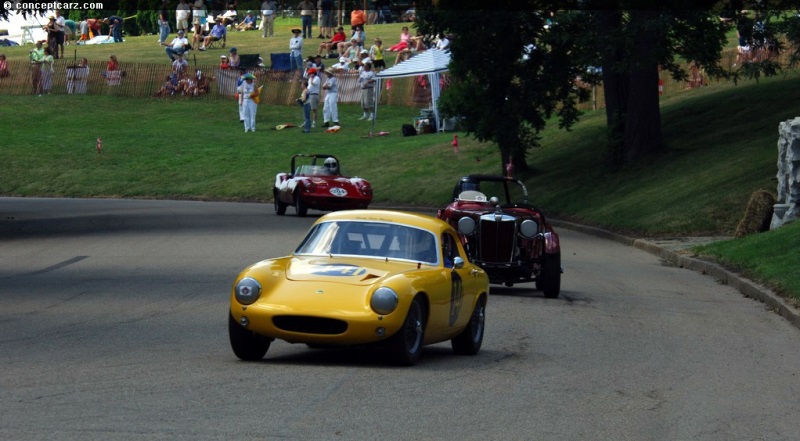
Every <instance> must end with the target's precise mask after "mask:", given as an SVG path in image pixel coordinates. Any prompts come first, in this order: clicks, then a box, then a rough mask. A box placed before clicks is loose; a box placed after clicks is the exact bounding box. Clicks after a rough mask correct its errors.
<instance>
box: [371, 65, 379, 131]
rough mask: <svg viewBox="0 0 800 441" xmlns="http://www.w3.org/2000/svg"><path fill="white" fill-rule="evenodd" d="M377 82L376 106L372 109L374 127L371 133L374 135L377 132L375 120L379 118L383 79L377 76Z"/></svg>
mask: <svg viewBox="0 0 800 441" xmlns="http://www.w3.org/2000/svg"><path fill="white" fill-rule="evenodd" d="M376 80H378V81H376V82H375V107H374V108H373V109H372V129H370V131H369V134H370V135H372V134H373V133H375V120H376V119H378V101H379V100H380V98H381V79H380V78H376Z"/></svg>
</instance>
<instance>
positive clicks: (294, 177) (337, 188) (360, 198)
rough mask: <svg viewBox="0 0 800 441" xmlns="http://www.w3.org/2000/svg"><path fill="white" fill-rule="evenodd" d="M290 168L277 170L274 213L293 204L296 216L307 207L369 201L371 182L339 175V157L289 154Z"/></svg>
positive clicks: (346, 205)
mask: <svg viewBox="0 0 800 441" xmlns="http://www.w3.org/2000/svg"><path fill="white" fill-rule="evenodd" d="M290 170H291V172H289V173H278V174H277V176H275V186H274V187H273V188H272V196H273V198H274V200H275V213H276V214H278V215H284V214H286V207H287V206H289V205H293V206H294V207H295V210H297V215H298V216H305V215H306V214H307V213H308V209H309V208H313V209H315V210H321V211H337V210H350V209H355V208H367V206H369V203H370V202H372V186H370V184H369V182H367V180H366V179H362V178H359V177H352V178H348V177H347V176H342V174H341V170H340V168H339V159H337V158H336V157H335V156H333V155H323V154H319V153H315V154H297V155H294V156H292V165H291V169H290Z"/></svg>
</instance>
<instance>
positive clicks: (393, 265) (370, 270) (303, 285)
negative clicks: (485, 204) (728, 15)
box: [228, 210, 489, 366]
mask: <svg viewBox="0 0 800 441" xmlns="http://www.w3.org/2000/svg"><path fill="white" fill-rule="evenodd" d="M466 256H467V254H466V253H465V252H464V249H463V248H462V246H461V241H460V240H459V238H458V234H457V233H456V232H455V230H453V228H452V227H451V226H450V225H448V224H447V222H444V221H442V220H439V219H436V218H434V217H432V216H425V215H420V214H413V213H405V212H396V211H387V210H351V211H341V212H335V213H331V214H327V215H325V216H323V217H321V218H320V219H319V220H317V221H316V222H315V223H314V225H313V226H312V227H311V229H310V230H309V232H308V234H307V235H306V237H305V239H303V241H302V242H301V243H300V246H298V247H297V249H296V250H295V251H294V253H293V254H292V255H290V256H286V257H280V258H276V259H269V260H264V261H261V262H258V263H256V264H254V265H252V266H250V267H249V268H247V269H245V270H244V271H242V273H241V274H239V277H237V278H236V281H235V282H234V284H233V290H232V293H231V308H230V315H229V320H228V334H229V336H230V342H231V348H232V349H233V352H234V354H236V356H237V357H239V358H241V359H242V360H260V359H261V358H263V357H264V355H265V354H266V353H267V350H268V349H269V346H270V343H271V342H272V341H273V340H274V339H276V338H277V339H281V340H285V341H287V342H290V343H306V344H308V345H309V346H323V345H324V346H328V345H334V346H336V345H368V344H380V345H381V346H382V347H384V348H385V349H386V354H387V355H388V357H389V359H390V360H391V361H392V362H393V363H395V364H398V365H405V366H408V365H412V364H414V363H415V362H416V361H417V359H418V358H419V356H420V353H421V352H422V346H423V345H427V344H432V343H438V342H442V341H446V340H450V341H451V343H452V346H453V350H454V351H455V352H456V353H457V354H466V355H474V354H477V353H478V351H479V350H480V348H481V344H482V342H483V330H484V324H485V317H486V302H487V300H488V296H489V278H488V276H487V275H486V273H485V272H484V271H483V270H482V269H481V268H480V267H478V266H476V265H473V264H472V263H470V262H468V261H467V257H466Z"/></svg>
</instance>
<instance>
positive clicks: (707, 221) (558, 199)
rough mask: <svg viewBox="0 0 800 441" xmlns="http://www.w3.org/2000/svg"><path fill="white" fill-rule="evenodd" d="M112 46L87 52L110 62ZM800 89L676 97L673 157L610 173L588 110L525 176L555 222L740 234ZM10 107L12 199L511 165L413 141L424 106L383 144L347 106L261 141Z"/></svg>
mask: <svg viewBox="0 0 800 441" xmlns="http://www.w3.org/2000/svg"><path fill="white" fill-rule="evenodd" d="M392 26H396V25H392ZM368 33H370V30H368ZM376 33H380V34H381V36H382V37H383V39H384V41H385V42H388V43H389V44H392V43H393V42H394V39H395V38H396V37H395V34H397V33H399V28H398V29H395V28H394V27H385V28H378V27H375V29H374V30H373V33H372V35H370V37H373V36H375V34H376ZM239 34H242V35H239ZM147 38H150V39H151V40H153V41H150V40H147V42H143V40H144V39H147ZM231 38H232V39H233V38H235V39H237V40H238V41H237V43H235V44H238V45H240V46H242V45H245V46H244V47H246V48H247V47H248V46H250V45H252V46H250V48H248V49H247V50H256V49H260V48H263V51H270V50H272V46H271V45H274V46H275V50H276V51H277V49H278V46H279V45H285V44H288V38H286V39H281V40H280V42H278V41H274V42H272V41H264V40H269V39H261V38H260V34H259V35H256V34H255V33H252V32H251V33H235V34H234V35H232V36H231ZM284 40H285V41H284ZM130 43H131V44H130V45H128V43H125V44H124V46H123V45H119V46H115V45H104V46H115V51H117V52H120V51H122V50H131V51H133V52H130V54H129V55H126V54H125V52H120V53H122V54H123V55H124V57H123V58H133V57H137V55H136V53H141V51H146V52H147V55H146V56H138V58H139V59H140V60H142V61H155V60H160V59H162V58H163V59H166V56H165V55H163V49H161V48H159V47H157V46H156V45H155V37H138V39H133V38H132V39H130ZM240 43H241V44H240ZM135 45H142V47H139V48H138V49H137V48H136V47H134V46H135ZM230 45H231V43H229V46H230ZM145 46H147V47H150V46H152V49H146V48H145ZM109 49H110V47H104V48H100V47H98V48H91V50H92V51H93V52H94V51H96V52H97V56H98V57H105V56H106V55H105V54H106V53H107V51H108V50H109ZM87 50H88V49H87ZM306 52H308V51H306ZM14 55H15V56H19V54H14ZM203 56H211V55H210V54H203ZM216 56H218V53H217V54H216ZM799 81H800V80H798V76H797V74H795V73H791V74H788V75H786V76H783V77H780V78H774V79H767V80H762V81H761V82H760V83H754V82H746V83H740V84H739V85H738V86H734V85H732V84H715V85H713V86H711V87H705V88H700V89H692V90H687V91H684V92H681V93H677V94H671V95H670V96H669V97H665V98H663V100H662V123H663V131H664V136H665V141H666V144H667V148H666V149H665V151H663V152H662V153H661V154H659V155H658V156H656V157H653V158H650V159H648V160H647V161H644V162H642V163H638V164H635V165H631V166H627V167H623V168H620V169H611V168H609V167H608V166H607V165H606V160H605V155H606V151H605V145H604V139H605V127H604V125H605V114H604V112H603V111H602V110H601V111H596V112H587V113H586V114H585V115H584V117H583V119H582V121H581V122H580V123H579V124H577V125H576V126H575V127H574V128H573V129H572V131H570V132H566V131H563V130H558V129H557V128H555V127H553V128H550V129H548V130H547V131H546V132H545V133H544V134H543V144H542V147H541V148H539V149H536V150H535V151H532V152H531V154H530V155H529V157H528V162H529V164H530V165H531V170H530V171H529V172H527V173H525V174H524V175H521V177H522V178H523V179H524V180H525V181H526V183H527V185H528V188H529V192H530V194H531V197H532V201H533V203H534V204H536V205H538V206H540V207H541V208H542V209H544V210H545V212H547V213H549V214H550V215H554V216H557V217H561V218H565V219H571V220H577V221H580V222H584V223H587V224H591V225H596V226H601V227H605V228H608V229H611V230H615V231H618V232H622V233H626V234H629V235H632V236H686V235H731V234H732V232H733V230H734V228H735V226H736V224H737V223H738V221H739V219H740V218H741V216H742V215H743V213H744V210H745V205H746V203H747V200H748V198H749V197H750V195H751V193H752V192H754V191H756V190H762V189H763V190H768V191H770V192H773V193H775V192H776V186H777V181H776V180H775V175H776V172H777V168H776V160H777V147H776V144H777V136H778V132H777V128H778V123H779V122H781V121H784V120H787V119H791V118H794V117H796V116H800V88H799V87H797V86H798V82H799ZM654 87H655V86H654ZM2 109H3V110H2V115H1V116H2V118H3V126H4V127H5V130H4V131H3V132H4V133H3V147H2V151H3V161H2V162H0V194H2V195H14V196H61V197H139V198H175V199H204V200H247V201H263V202H266V203H269V201H270V199H271V194H270V191H271V187H272V182H273V179H274V176H275V174H276V173H277V172H280V171H286V170H287V169H288V166H289V158H290V156H291V155H292V154H294V153H298V152H306V153H310V152H324V153H331V154H334V155H337V156H339V157H340V159H341V160H342V168H343V171H344V172H345V173H348V174H352V175H358V176H362V177H364V178H367V179H369V180H370V181H371V182H372V183H373V185H374V188H375V200H376V202H378V203H383V204H393V205H424V206H431V207H439V206H443V205H444V204H445V203H446V202H447V201H448V198H449V197H450V193H451V191H452V186H453V184H454V183H455V180H456V179H457V178H458V177H459V176H462V175H464V174H468V173H496V172H499V171H500V169H501V164H500V159H499V155H498V153H497V150H496V148H495V147H494V146H492V145H487V144H482V143H478V142H476V141H475V140H472V139H470V138H468V137H466V136H465V135H464V134H463V133H461V134H460V135H461V137H460V138H461V139H460V140H461V146H460V153H457V154H456V153H454V151H453V147H452V146H451V141H452V137H453V134H452V133H443V134H432V135H423V136H416V137H408V138H404V137H402V136H401V134H400V127H401V126H402V125H403V124H406V123H410V122H412V120H413V118H414V117H415V116H418V113H419V110H418V109H416V108H405V107H391V106H385V107H381V108H380V110H379V114H378V120H377V123H376V126H375V131H376V132H379V131H385V132H389V135H387V136H381V137H373V138H369V137H367V134H368V133H369V131H370V126H369V124H368V123H366V122H364V121H358V117H359V116H360V115H361V111H360V109H358V108H357V107H356V106H349V105H344V106H340V114H341V116H340V121H341V122H342V124H343V130H342V131H341V132H339V133H337V134H328V133H324V132H323V131H322V130H320V129H317V130H316V131H314V132H313V133H312V134H310V135H303V134H302V133H301V132H300V130H299V129H286V130H270V128H274V127H275V126H276V125H278V124H285V123H293V124H298V123H300V122H301V121H302V114H301V111H300V109H299V108H298V107H279V106H264V105H262V106H260V108H259V113H258V122H257V128H258V132H256V133H247V134H245V133H243V129H242V127H241V125H240V123H239V122H238V115H237V112H236V107H235V104H234V103H233V102H230V103H226V102H213V103H210V102H204V101H202V100H196V101H193V100H188V99H178V100H174V101H173V100H154V99H124V98H118V97H113V96H58V95H53V96H44V97H33V96H7V97H4V98H3V106H2ZM98 137H101V138H102V139H103V150H102V153H100V154H98V153H97V151H96V149H95V145H96V139H97V138H98ZM270 211H271V204H270V205H268V206H265V213H266V212H270ZM799 248H800V228H798V227H797V226H791V227H787V228H784V229H781V230H778V231H776V232H771V233H769V234H763V235H757V238H747V239H743V240H737V241H734V242H732V245H726V244H725V243H722V244H718V245H715V246H713V247H708V248H704V249H703V250H701V251H702V252H704V253H708V255H709V256H711V255H714V256H718V258H720V259H721V260H723V261H726V262H730V263H731V264H735V265H737V267H738V268H741V269H742V270H743V271H747V272H750V274H751V275H752V277H754V278H756V279H762V280H768V281H770V283H772V284H773V285H774V286H775V287H776V288H778V289H779V290H780V291H782V292H785V293H794V294H798V293H800V280H798V277H800V276H797V275H796V273H798V272H797V270H796V268H797V267H798V266H797V263H798V262H797V256H798V255H800V253H798V252H797V251H796V250H798V249H799ZM745 249H746V250H745ZM742 256H746V257H742ZM740 257H741V259H739V258H740ZM792 264H793V265H794V266H790V265H792Z"/></svg>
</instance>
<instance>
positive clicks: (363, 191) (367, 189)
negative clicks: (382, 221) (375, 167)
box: [358, 184, 372, 196]
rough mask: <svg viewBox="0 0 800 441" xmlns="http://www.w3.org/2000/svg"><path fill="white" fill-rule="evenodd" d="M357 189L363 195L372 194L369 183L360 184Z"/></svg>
mask: <svg viewBox="0 0 800 441" xmlns="http://www.w3.org/2000/svg"><path fill="white" fill-rule="evenodd" d="M358 190H359V191H361V194H362V195H364V196H372V187H370V186H369V184H364V185H362V186H361V188H359V189H358Z"/></svg>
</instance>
